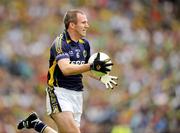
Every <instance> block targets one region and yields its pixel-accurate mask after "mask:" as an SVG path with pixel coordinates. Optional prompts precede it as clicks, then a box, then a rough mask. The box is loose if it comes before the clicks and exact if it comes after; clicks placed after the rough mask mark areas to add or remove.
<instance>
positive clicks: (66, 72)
mask: <svg viewBox="0 0 180 133" xmlns="http://www.w3.org/2000/svg"><path fill="white" fill-rule="evenodd" d="M62 73H63V75H64V76H70V75H72V74H71V72H70V71H69V70H68V69H65V70H63V71H62Z"/></svg>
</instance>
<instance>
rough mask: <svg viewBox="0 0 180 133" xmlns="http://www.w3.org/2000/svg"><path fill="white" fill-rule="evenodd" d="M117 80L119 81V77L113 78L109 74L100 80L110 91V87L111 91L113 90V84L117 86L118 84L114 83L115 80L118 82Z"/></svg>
mask: <svg viewBox="0 0 180 133" xmlns="http://www.w3.org/2000/svg"><path fill="white" fill-rule="evenodd" d="M117 79H118V77H116V76H111V75H109V74H106V75H104V76H102V77H101V78H100V81H101V82H102V83H103V84H105V86H106V88H107V89H108V88H109V87H110V88H111V89H113V85H112V84H114V85H117V83H116V82H115V81H114V80H117Z"/></svg>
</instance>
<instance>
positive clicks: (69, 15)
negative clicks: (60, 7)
mask: <svg viewBox="0 0 180 133" xmlns="http://www.w3.org/2000/svg"><path fill="white" fill-rule="evenodd" d="M78 13H80V14H84V12H82V11H81V10H77V9H74V10H69V11H67V12H66V14H65V15H64V26H65V28H66V29H68V27H69V24H70V23H71V22H73V23H75V24H76V23H77V14H78Z"/></svg>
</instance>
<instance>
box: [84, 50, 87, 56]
mask: <svg viewBox="0 0 180 133" xmlns="http://www.w3.org/2000/svg"><path fill="white" fill-rule="evenodd" d="M83 56H84V57H85V58H86V57H87V51H86V50H84V51H83Z"/></svg>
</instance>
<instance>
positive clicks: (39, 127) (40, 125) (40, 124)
mask: <svg viewBox="0 0 180 133" xmlns="http://www.w3.org/2000/svg"><path fill="white" fill-rule="evenodd" d="M46 127H47V125H46V124H44V123H43V122H38V123H37V124H36V125H35V126H34V129H35V130H36V131H37V132H39V133H43V131H44V129H45V128H46Z"/></svg>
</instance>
